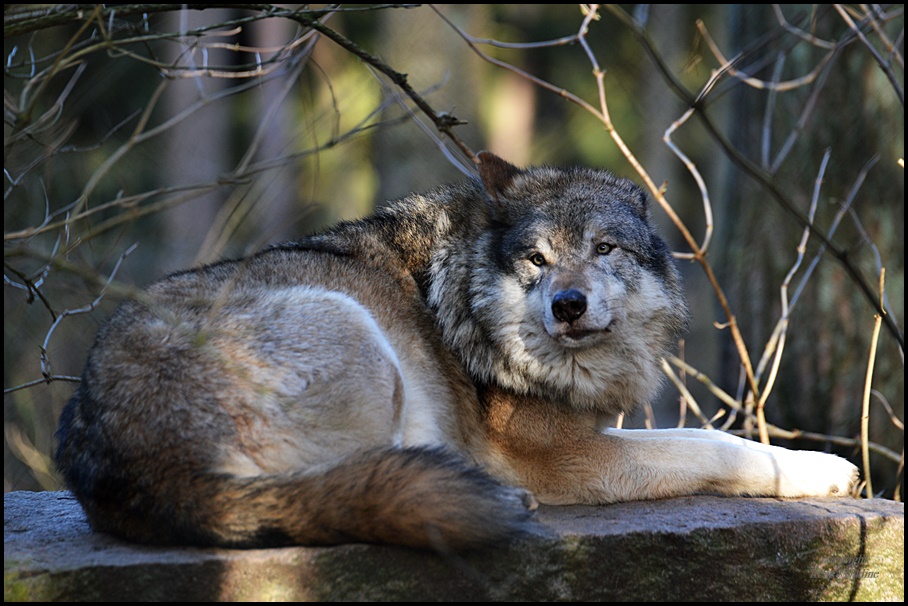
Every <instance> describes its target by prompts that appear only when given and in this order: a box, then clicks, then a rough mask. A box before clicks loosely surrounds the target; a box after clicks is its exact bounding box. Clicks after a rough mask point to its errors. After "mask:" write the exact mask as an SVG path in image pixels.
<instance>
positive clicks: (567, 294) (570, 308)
mask: <svg viewBox="0 0 908 606" xmlns="http://www.w3.org/2000/svg"><path fill="white" fill-rule="evenodd" d="M585 311H586V296H584V294H583V293H582V292H580V291H579V290H574V289H573V288H572V289H571V290H562V291H561V292H559V293H556V294H555V298H553V299H552V314H553V315H554V316H555V318H556V319H558V320H559V321H560V322H568V323H570V322H573V321H574V320H576V319H577V318H579V317H580V316H582V315H583V313H584V312H585Z"/></svg>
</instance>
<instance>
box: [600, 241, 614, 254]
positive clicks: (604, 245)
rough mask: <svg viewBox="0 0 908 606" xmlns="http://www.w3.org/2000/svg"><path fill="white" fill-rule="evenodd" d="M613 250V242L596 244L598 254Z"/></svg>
mask: <svg viewBox="0 0 908 606" xmlns="http://www.w3.org/2000/svg"><path fill="white" fill-rule="evenodd" d="M613 250H615V245H614V244H609V243H607V242H600V243H599V244H597V245H596V252H597V253H599V254H600V255H607V254H609V253H610V252H612V251H613Z"/></svg>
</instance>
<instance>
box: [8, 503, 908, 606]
mask: <svg viewBox="0 0 908 606" xmlns="http://www.w3.org/2000/svg"><path fill="white" fill-rule="evenodd" d="M3 505H4V507H3V509H4V537H3V538H4V549H3V552H4V583H3V588H4V600H5V601H28V600H31V601H48V600H58V601H59V600H67V601H69V600H74V601H75V600H78V601H86V600H104V601H148V600H156V601H158V600H160V601H195V600H206V601H210V600H252V601H274V600H294V601H342V600H343V601H367V600H368V601H419V602H423V601H457V602H465V601H482V602H487V601H498V600H507V601H512V600H513V601H533V602H540V601H553V600H558V601H580V600H583V601H586V600H590V601H593V600H596V601H599V600H609V601H611V600H622V601H644V600H645V601H650V600H653V601H655V600H659V601H691V600H696V601H717V600H735V601H802V600H811V601H816V600H827V601H839V600H842V601H845V600H847V601H881V600H882V601H890V600H891V601H899V602H902V601H904V594H905V572H904V570H905V569H904V561H905V556H904V553H905V551H904V547H905V509H904V504H902V503H896V502H893V501H887V500H882V499H871V500H852V499H809V500H782V499H738V498H719V497H709V496H696V497H685V498H678V499H666V500H663V501H649V502H638V503H622V504H618V505H611V506H607V507H586V506H574V507H541V508H540V509H539V511H538V512H537V513H536V516H535V517H536V519H537V521H538V522H539V531H538V532H537V533H536V534H534V535H533V536H530V537H528V538H527V539H525V540H522V541H520V542H518V543H514V544H511V545H506V546H501V547H500V548H497V549H493V550H490V551H486V552H478V553H471V554H466V555H455V554H450V553H449V554H434V553H424V552H417V551H412V550H408V549H404V548H397V547H384V546H375V545H343V546H340V547H319V548H311V547H309V548H307V547H291V548H281V549H252V550H226V549H196V548H161V547H148V546H142V545H135V544H130V543H126V542H124V541H120V540H118V539H115V538H113V537H111V536H107V535H104V534H98V533H94V532H92V531H91V529H90V528H89V527H88V523H87V522H86V520H85V515H84V513H83V512H82V509H81V507H80V506H79V504H78V503H77V502H76V500H75V498H74V497H73V496H72V495H71V494H70V493H68V492H41V493H32V492H14V493H9V494H6V495H4V499H3Z"/></svg>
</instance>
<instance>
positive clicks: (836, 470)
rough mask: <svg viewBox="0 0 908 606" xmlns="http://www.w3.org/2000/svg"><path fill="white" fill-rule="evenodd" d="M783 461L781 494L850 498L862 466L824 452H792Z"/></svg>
mask: <svg viewBox="0 0 908 606" xmlns="http://www.w3.org/2000/svg"><path fill="white" fill-rule="evenodd" d="M790 454H791V455H794V456H793V457H786V458H785V460H784V462H782V465H783V468H782V470H781V472H782V486H781V489H782V490H781V492H782V494H781V496H784V497H827V496H834V497H847V496H851V495H852V493H853V491H854V490H855V487H856V486H857V482H858V468H857V467H855V466H854V465H852V464H851V463H850V462H848V461H847V460H845V459H843V458H841V457H837V456H835V455H830V454H825V453H822V452H810V451H799V452H790Z"/></svg>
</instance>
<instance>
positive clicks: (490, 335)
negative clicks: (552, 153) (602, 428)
mask: <svg viewBox="0 0 908 606" xmlns="http://www.w3.org/2000/svg"><path fill="white" fill-rule="evenodd" d="M480 160H481V164H480V173H481V178H482V185H483V189H484V190H485V193H486V196H487V200H486V203H487V205H488V221H487V223H486V224H485V225H484V226H483V228H482V230H481V231H480V233H475V234H470V235H469V237H470V239H471V241H469V242H457V243H455V246H459V247H460V251H459V253H455V252H453V251H452V250H451V249H448V250H447V251H446V253H445V254H444V255H443V256H442V257H441V258H440V260H441V261H443V262H444V263H453V264H454V265H459V266H460V267H459V268H458V269H456V270H455V269H454V268H453V267H449V268H448V269H451V270H453V271H444V269H443V268H442V267H440V266H436V269H438V270H441V271H440V272H436V276H439V277H442V278H443V279H442V280H440V281H437V282H436V284H434V285H433V286H434V288H432V289H431V292H430V304H431V305H432V306H433V308H435V310H436V313H437V317H438V320H439V323H440V325H441V327H442V331H443V334H444V337H445V340H446V342H447V343H448V345H449V346H450V347H452V348H453V349H454V350H455V351H456V352H457V353H458V354H459V355H460V357H461V359H462V360H463V362H464V363H465V365H466V366H467V368H468V369H469V371H470V372H471V374H472V375H473V377H474V379H475V380H477V381H479V382H481V383H487V384H493V385H499V386H501V387H504V388H507V389H511V390H514V391H516V392H518V393H526V394H535V395H544V396H546V397H550V398H551V397H556V398H560V399H562V400H563V401H564V402H565V403H566V404H568V403H569V404H571V405H573V406H576V407H580V408H584V409H594V410H598V411H602V412H605V413H607V414H615V413H618V412H622V411H629V410H630V409H631V408H633V407H634V406H636V405H637V404H639V403H641V402H643V401H646V400H649V399H651V398H652V397H653V396H654V395H655V393H656V392H657V390H658V388H659V385H660V384H661V381H662V373H661V370H660V368H659V365H660V359H661V358H662V356H664V355H665V354H666V353H668V351H669V350H670V349H671V348H672V347H673V346H674V345H675V343H676V341H677V338H678V337H679V335H680V334H681V332H682V331H683V329H684V327H685V325H686V322H687V307H686V303H685V300H684V295H683V292H682V288H681V283H680V279H679V276H678V272H677V270H676V269H675V266H674V264H673V261H672V259H671V254H670V252H669V249H668V247H667V245H666V244H665V242H664V241H663V240H662V239H661V238H660V237H659V236H658V235H657V234H656V232H655V231H654V229H653V227H652V225H651V223H650V220H649V208H648V202H647V198H646V195H645V194H644V193H643V191H642V190H641V189H640V188H639V187H637V186H636V185H634V184H633V183H632V182H631V181H629V180H627V179H619V178H617V177H615V176H614V175H612V174H610V173H608V172H605V171H596V170H589V169H583V168H570V169H557V168H550V167H537V168H529V169H525V170H521V169H518V168H516V167H514V166H512V165H511V164H508V163H507V162H505V161H504V160H501V159H500V158H497V157H495V156H493V155H491V154H488V153H483V154H481V155H480ZM451 280H454V281H457V282H459V284H457V285H456V288H454V286H455V285H454V284H451V283H450V281H451ZM445 292H447V293H452V292H458V293H460V295H459V296H461V297H464V298H465V299H466V300H462V301H459V302H458V301H454V300H451V299H450V298H448V297H446V296H445V295H444V293H445ZM443 299H447V300H443ZM464 306H468V309H465V308H464Z"/></svg>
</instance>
